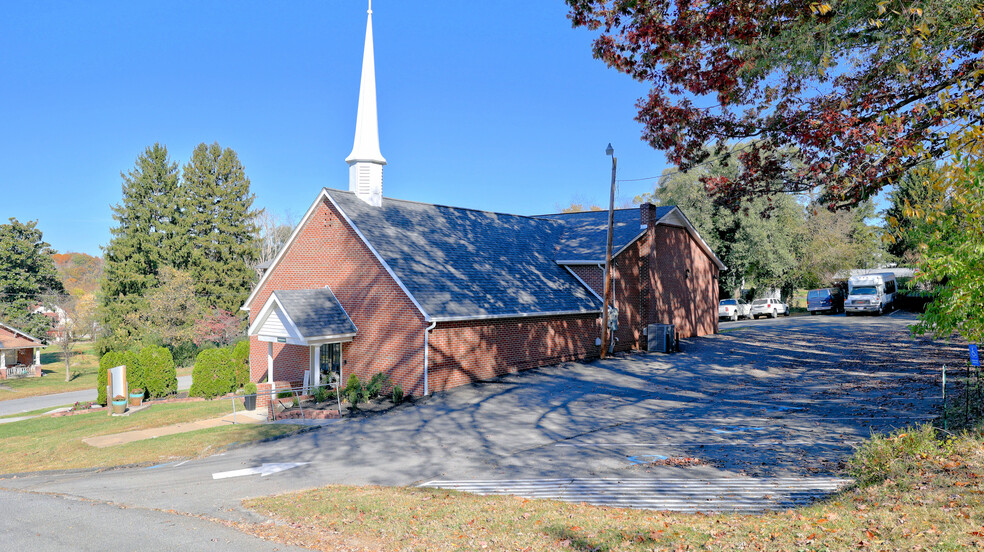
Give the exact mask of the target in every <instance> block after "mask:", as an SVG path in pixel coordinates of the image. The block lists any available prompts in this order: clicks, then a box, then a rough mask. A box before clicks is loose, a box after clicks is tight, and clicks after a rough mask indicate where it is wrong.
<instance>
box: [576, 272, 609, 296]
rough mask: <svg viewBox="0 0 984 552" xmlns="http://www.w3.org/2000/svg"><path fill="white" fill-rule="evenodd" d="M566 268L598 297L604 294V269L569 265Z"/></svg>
mask: <svg viewBox="0 0 984 552" xmlns="http://www.w3.org/2000/svg"><path fill="white" fill-rule="evenodd" d="M567 268H569V269H571V272H573V273H574V274H576V275H577V277H578V278H580V279H581V280H583V281H584V283H585V284H587V285H588V287H590V288H591V289H593V290H594V292H595V293H597V294H598V296H599V297H600V296H602V295H604V294H605V269H604V266H598V265H569V266H568V267H567Z"/></svg>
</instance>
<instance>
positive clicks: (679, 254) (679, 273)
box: [647, 224, 718, 337]
mask: <svg viewBox="0 0 984 552" xmlns="http://www.w3.org/2000/svg"><path fill="white" fill-rule="evenodd" d="M649 235H650V236H652V237H653V239H652V243H651V251H650V254H649V258H650V261H649V263H650V265H651V267H652V270H651V271H650V280H649V282H648V283H647V285H648V287H650V288H651V289H652V290H653V293H652V294H650V297H651V300H652V304H651V306H650V308H649V314H648V316H647V318H648V321H647V323H650V324H653V323H658V324H674V325H676V331H677V335H678V336H679V337H694V336H700V335H707V334H712V333H716V332H717V330H718V317H717V304H718V283H717V279H716V277H717V275H718V268H717V265H715V264H714V263H713V261H711V259H710V258H709V257H708V256H707V254H706V253H704V250H703V249H701V248H700V246H699V245H698V244H697V242H696V241H695V240H694V238H693V237H691V236H690V234H689V233H688V232H687V230H686V229H685V228H681V227H677V226H670V225H666V224H660V225H658V226H656V227H654V228H651V229H650V231H649Z"/></svg>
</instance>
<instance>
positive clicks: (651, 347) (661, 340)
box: [646, 324, 676, 353]
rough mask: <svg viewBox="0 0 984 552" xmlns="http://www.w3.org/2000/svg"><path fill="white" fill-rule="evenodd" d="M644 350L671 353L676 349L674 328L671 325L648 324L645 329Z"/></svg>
mask: <svg viewBox="0 0 984 552" xmlns="http://www.w3.org/2000/svg"><path fill="white" fill-rule="evenodd" d="M646 337H647V339H646V350H647V351H655V352H658V353H672V352H673V351H674V350H675V349H676V328H675V327H674V326H673V324H650V325H649V326H648V327H647V328H646Z"/></svg>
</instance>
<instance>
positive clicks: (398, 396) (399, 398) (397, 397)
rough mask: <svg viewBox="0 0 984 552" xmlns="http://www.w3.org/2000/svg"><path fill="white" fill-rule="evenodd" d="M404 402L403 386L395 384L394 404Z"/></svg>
mask: <svg viewBox="0 0 984 552" xmlns="http://www.w3.org/2000/svg"><path fill="white" fill-rule="evenodd" d="M401 402H403V388H402V387H400V386H399V385H394V386H393V404H400V403H401Z"/></svg>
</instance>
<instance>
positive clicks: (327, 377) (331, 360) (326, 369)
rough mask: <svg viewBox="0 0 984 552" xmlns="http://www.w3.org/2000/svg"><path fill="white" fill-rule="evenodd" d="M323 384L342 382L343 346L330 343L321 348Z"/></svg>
mask: <svg viewBox="0 0 984 552" xmlns="http://www.w3.org/2000/svg"><path fill="white" fill-rule="evenodd" d="M320 356H321V366H320V367H319V368H320V371H321V383H322V384H325V383H331V382H334V381H337V382H341V377H342V344H341V343H328V344H326V345H322V346H321V355H320Z"/></svg>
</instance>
